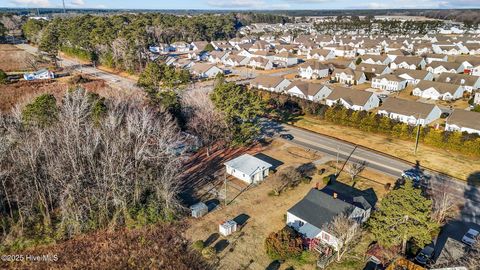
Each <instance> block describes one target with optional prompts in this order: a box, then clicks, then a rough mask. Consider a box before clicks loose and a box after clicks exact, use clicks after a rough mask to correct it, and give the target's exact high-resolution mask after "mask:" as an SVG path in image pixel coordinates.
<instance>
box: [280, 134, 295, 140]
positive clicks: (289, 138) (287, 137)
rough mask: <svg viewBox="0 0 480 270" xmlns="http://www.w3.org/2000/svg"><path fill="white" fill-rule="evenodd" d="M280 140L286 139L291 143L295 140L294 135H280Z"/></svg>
mask: <svg viewBox="0 0 480 270" xmlns="http://www.w3.org/2000/svg"><path fill="white" fill-rule="evenodd" d="M280 138H282V139H284V140H287V141H291V140H293V138H294V137H293V135H292V134H280Z"/></svg>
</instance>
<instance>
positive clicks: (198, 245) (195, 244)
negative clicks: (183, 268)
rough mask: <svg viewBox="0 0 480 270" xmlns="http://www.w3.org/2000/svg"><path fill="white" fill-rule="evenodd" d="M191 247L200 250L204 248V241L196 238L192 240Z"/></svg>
mask: <svg viewBox="0 0 480 270" xmlns="http://www.w3.org/2000/svg"><path fill="white" fill-rule="evenodd" d="M192 247H193V248H194V249H195V250H198V251H199V252H201V251H202V250H203V249H204V248H205V242H203V240H197V241H195V242H193V244H192Z"/></svg>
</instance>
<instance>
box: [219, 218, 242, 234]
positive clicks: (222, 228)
mask: <svg viewBox="0 0 480 270" xmlns="http://www.w3.org/2000/svg"><path fill="white" fill-rule="evenodd" d="M218 230H219V232H220V234H221V235H223V236H229V235H230V234H232V233H234V232H236V231H237V223H236V222H235V221H233V220H227V221H225V222H223V223H222V224H220V225H219V226H218Z"/></svg>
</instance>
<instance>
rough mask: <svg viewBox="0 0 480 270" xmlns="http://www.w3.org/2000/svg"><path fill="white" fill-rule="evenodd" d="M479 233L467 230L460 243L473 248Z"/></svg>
mask: <svg viewBox="0 0 480 270" xmlns="http://www.w3.org/2000/svg"><path fill="white" fill-rule="evenodd" d="M478 234H479V232H478V231H477V230H474V229H469V230H468V232H467V233H466V234H465V235H464V236H463V238H462V242H463V243H465V244H467V245H469V246H473V244H475V242H476V241H477V238H478Z"/></svg>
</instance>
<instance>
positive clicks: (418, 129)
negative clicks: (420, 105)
mask: <svg viewBox="0 0 480 270" xmlns="http://www.w3.org/2000/svg"><path fill="white" fill-rule="evenodd" d="M418 118H420V114H418ZM419 139H420V119H417V137H416V138H415V150H413V154H414V155H417V150H418V141H419Z"/></svg>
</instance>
